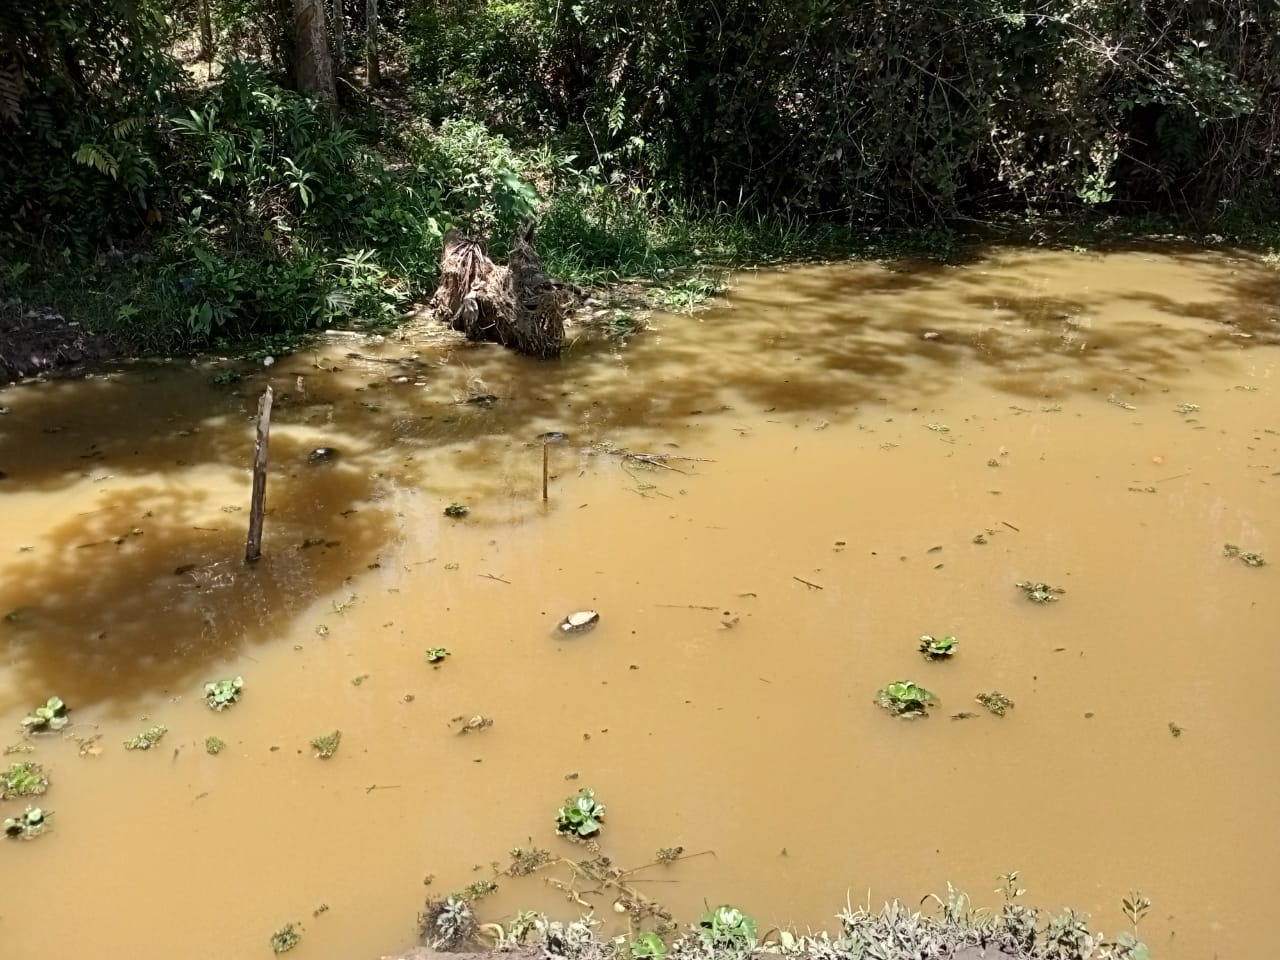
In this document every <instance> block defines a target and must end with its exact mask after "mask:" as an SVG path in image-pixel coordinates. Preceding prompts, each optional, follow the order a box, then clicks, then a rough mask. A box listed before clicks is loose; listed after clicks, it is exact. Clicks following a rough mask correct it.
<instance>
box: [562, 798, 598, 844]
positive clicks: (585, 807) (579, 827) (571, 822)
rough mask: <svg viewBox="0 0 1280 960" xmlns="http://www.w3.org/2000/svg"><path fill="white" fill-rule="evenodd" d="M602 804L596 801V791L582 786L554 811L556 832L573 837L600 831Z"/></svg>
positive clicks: (590, 834)
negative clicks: (576, 793) (575, 794)
mask: <svg viewBox="0 0 1280 960" xmlns="http://www.w3.org/2000/svg"><path fill="white" fill-rule="evenodd" d="M603 819H604V804H603V803H598V802H596V792H595V791H594V790H592V789H591V788H590V787H583V788H582V789H581V790H579V791H578V795H577V796H576V797H569V798H567V799H566V800H565V802H564V806H563V807H561V808H560V809H559V810H558V811H556V833H559V834H561V835H566V836H573V837H592V836H595V835H596V834H597V833H599V832H600V827H601V826H602V824H601V821H602V820H603Z"/></svg>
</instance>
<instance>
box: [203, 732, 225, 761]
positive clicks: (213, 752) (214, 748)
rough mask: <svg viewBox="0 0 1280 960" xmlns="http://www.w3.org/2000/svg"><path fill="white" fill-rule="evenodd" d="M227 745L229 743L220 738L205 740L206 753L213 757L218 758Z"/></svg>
mask: <svg viewBox="0 0 1280 960" xmlns="http://www.w3.org/2000/svg"><path fill="white" fill-rule="evenodd" d="M226 745H227V742H226V741H225V740H223V739H221V738H220V737H205V738H204V752H205V753H207V754H208V755H209V756H211V757H216V756H217V755H218V754H220V753H221V752H222V750H223V748H224V747H226Z"/></svg>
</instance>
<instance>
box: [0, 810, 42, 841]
mask: <svg viewBox="0 0 1280 960" xmlns="http://www.w3.org/2000/svg"><path fill="white" fill-rule="evenodd" d="M51 816H53V812H52V811H50V810H41V809H40V808H39V807H27V809H26V811H25V812H24V813H21V814H19V815H18V816H16V817H8V818H6V819H5V821H4V835H5V836H6V837H9V838H11V839H20V840H30V839H32V838H34V837H38V836H40V834H42V833H44V828H45V827H46V826H48V824H49V818H50V817H51Z"/></svg>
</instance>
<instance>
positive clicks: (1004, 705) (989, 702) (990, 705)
mask: <svg viewBox="0 0 1280 960" xmlns="http://www.w3.org/2000/svg"><path fill="white" fill-rule="evenodd" d="M973 699H975V700H977V701H978V702H979V703H980V704H982V705H983V706H984V707H986V708H987V709H988V710H990V711H991V712H992V713H994V714H995V715H996V716H997V717H1003V716H1004V715H1005V711H1007V710H1011V709H1012V708H1013V701H1012V700H1011V699H1009V698H1008V697H1006V696H1005V695H1004V694H1003V693H1001V692H1000V691H999V690H992V691H991V692H990V693H980V694H978V695H977V696H976V697H974V698H973Z"/></svg>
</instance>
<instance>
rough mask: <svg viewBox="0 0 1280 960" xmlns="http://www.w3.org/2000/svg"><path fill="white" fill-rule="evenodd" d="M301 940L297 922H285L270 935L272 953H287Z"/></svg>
mask: <svg viewBox="0 0 1280 960" xmlns="http://www.w3.org/2000/svg"><path fill="white" fill-rule="evenodd" d="M301 942H302V931H300V930H299V929H298V926H297V924H294V923H286V924H285V925H284V926H283V927H281V928H280V929H279V930H277V931H276V932H275V933H273V934H272V935H271V950H272V952H273V953H288V952H289V951H290V950H292V949H293V948H294V947H296V946H297V945H298V944H299V943H301Z"/></svg>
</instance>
